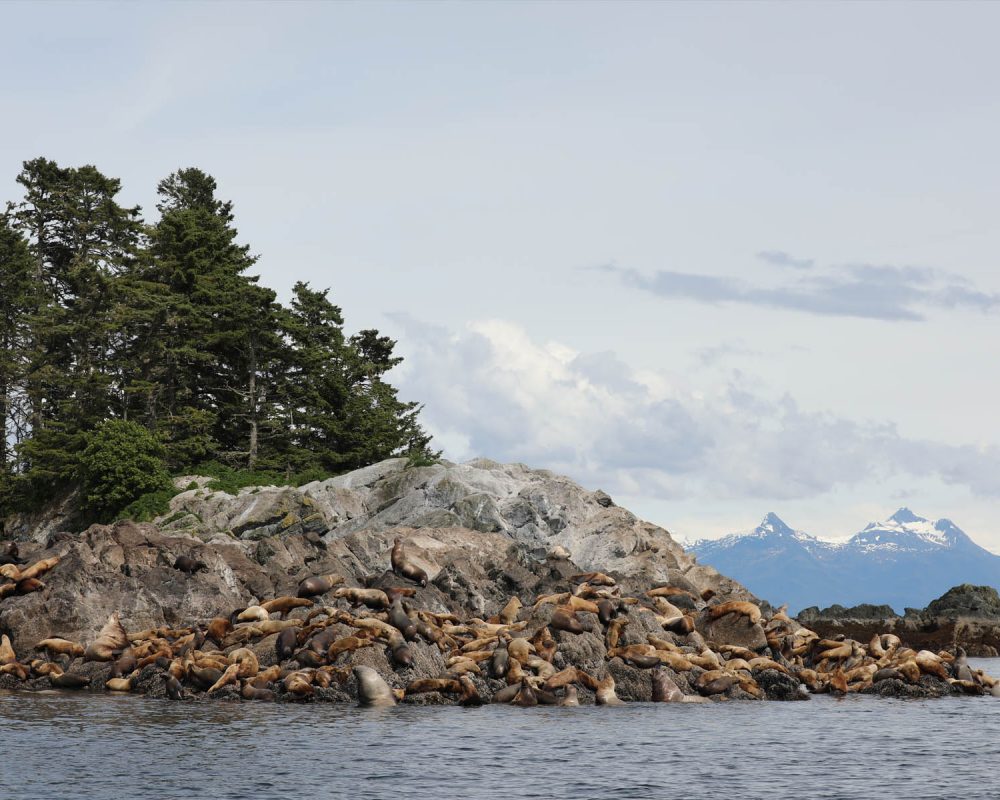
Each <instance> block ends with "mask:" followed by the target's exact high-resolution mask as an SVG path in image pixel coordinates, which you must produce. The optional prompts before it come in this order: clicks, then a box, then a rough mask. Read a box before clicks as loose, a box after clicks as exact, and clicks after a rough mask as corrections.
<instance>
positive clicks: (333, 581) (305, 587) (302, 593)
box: [297, 573, 344, 597]
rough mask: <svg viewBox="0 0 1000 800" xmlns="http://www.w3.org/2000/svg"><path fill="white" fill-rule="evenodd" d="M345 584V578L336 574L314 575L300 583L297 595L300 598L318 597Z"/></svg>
mask: <svg viewBox="0 0 1000 800" xmlns="http://www.w3.org/2000/svg"><path fill="white" fill-rule="evenodd" d="M343 582H344V576H343V575H337V574H336V573H330V574H329V575H314V576H313V577H311V578H306V579H305V580H304V581H301V582H300V583H299V588H298V592H297V595H298V597H318V596H319V595H321V594H326V593H327V592H328V591H330V590H331V589H332V588H333V587H334V586H338V585H340V584H341V583H343Z"/></svg>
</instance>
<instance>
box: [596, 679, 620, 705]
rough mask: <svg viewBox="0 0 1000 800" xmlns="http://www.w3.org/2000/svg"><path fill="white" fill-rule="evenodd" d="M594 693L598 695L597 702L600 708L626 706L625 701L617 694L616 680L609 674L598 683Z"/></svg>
mask: <svg viewBox="0 0 1000 800" xmlns="http://www.w3.org/2000/svg"><path fill="white" fill-rule="evenodd" d="M594 692H595V694H596V695H597V697H596V702H597V705H599V706H621V705H625V701H624V700H622V699H621V698H620V697H619V696H618V695H617V694H615V679H614V678H613V677H612V675H611V673H610V672H609V673H608V674H607V675H606V676H605V677H604V679H603V680H600V681H598V682H597V685H596V686H595V687H594Z"/></svg>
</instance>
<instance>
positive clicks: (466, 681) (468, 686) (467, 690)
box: [458, 675, 483, 707]
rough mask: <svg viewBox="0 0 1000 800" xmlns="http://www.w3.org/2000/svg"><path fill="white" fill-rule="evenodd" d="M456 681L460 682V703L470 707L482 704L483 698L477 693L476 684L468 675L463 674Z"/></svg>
mask: <svg viewBox="0 0 1000 800" xmlns="http://www.w3.org/2000/svg"><path fill="white" fill-rule="evenodd" d="M458 682H459V683H460V684H462V694H461V697H459V698H458V702H459V704H460V705H463V706H466V707H471V706H481V705H482V704H483V698H482V696H481V695H480V694H479V690H478V689H477V688H476V684H474V683H473V682H472V678H470V677H469V676H468V675H463V676H462V677H460V678H459V679H458Z"/></svg>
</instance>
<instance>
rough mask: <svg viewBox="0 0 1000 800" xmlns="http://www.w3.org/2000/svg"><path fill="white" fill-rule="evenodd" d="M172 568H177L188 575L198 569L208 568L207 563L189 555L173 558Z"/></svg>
mask: <svg viewBox="0 0 1000 800" xmlns="http://www.w3.org/2000/svg"><path fill="white" fill-rule="evenodd" d="M174 569H179V570H180V571H181V572H186V573H187V574H188V575H194V574H195V573H196V572H197V571H198V570H200V569H208V565H207V564H206V563H205V562H204V561H199V560H198V559H196V558H192V557H191V556H177V558H176V559H175V560H174Z"/></svg>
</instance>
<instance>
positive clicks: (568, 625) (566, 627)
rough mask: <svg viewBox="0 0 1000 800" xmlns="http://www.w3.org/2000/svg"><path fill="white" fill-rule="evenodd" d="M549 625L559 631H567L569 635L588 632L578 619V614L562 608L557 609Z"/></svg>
mask: <svg viewBox="0 0 1000 800" xmlns="http://www.w3.org/2000/svg"><path fill="white" fill-rule="evenodd" d="M549 625H551V626H552V627H553V628H555V629H556V630H557V631H566V632H567V633H584V632H585V631H586V630H587V629H586V628H584V627H583V623H581V622H580V620H579V619H577V618H576V614H574V613H573V612H569V611H564V610H563V609H562V608H558V609H556V611H555V613H554V614H553V615H552V619H551V620H550V621H549Z"/></svg>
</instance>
